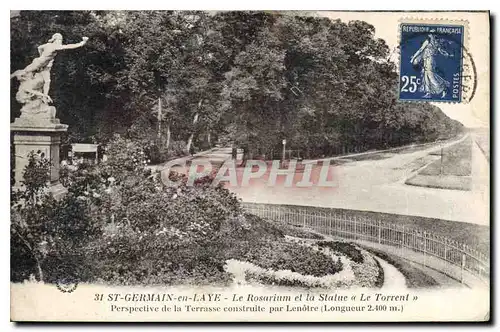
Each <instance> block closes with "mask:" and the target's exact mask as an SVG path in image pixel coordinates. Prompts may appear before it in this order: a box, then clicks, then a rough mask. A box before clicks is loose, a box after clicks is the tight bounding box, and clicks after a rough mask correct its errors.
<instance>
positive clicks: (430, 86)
mask: <svg viewBox="0 0 500 332" xmlns="http://www.w3.org/2000/svg"><path fill="white" fill-rule="evenodd" d="M438 54H441V55H443V56H446V57H453V54H449V53H448V52H446V51H445V50H444V49H443V48H442V47H441V45H440V43H439V41H438V40H437V38H436V36H435V35H433V34H429V35H428V38H427V39H426V40H425V41H424V42H423V43H422V46H421V47H420V49H419V50H418V51H417V52H415V54H414V55H413V56H412V57H411V59H410V62H411V63H412V64H413V65H414V66H416V65H419V64H420V63H421V62H423V66H422V84H421V85H420V88H419V91H420V92H424V93H425V95H424V96H423V98H430V97H431V95H437V94H442V95H441V98H444V97H445V96H446V93H447V90H448V88H449V86H450V82H448V81H447V80H445V79H444V78H442V77H441V76H440V75H439V74H438V73H437V72H436V56H438Z"/></svg>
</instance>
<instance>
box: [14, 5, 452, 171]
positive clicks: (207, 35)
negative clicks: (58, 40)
mask: <svg viewBox="0 0 500 332" xmlns="http://www.w3.org/2000/svg"><path fill="white" fill-rule="evenodd" d="M54 32H60V33H62V34H63V36H64V37H65V42H67V43H72V42H73V43H74V42H78V41H80V40H81V37H82V36H88V37H89V38H90V39H89V42H88V43H87V45H86V46H85V47H83V48H80V49H77V50H72V51H65V52H61V53H60V54H59V55H58V56H57V59H56V61H55V63H54V67H53V69H52V75H53V76H54V78H53V82H52V88H51V96H52V98H53V99H54V102H55V106H56V107H57V110H58V114H59V116H60V118H61V119H62V122H64V123H67V124H69V125H70V126H69V128H70V137H71V139H72V141H76V140H90V139H91V138H92V137H94V138H97V139H98V140H99V141H100V142H104V141H107V140H108V139H110V138H112V135H113V133H116V132H125V131H127V130H128V133H129V135H130V137H132V138H135V139H138V140H142V142H143V143H144V144H145V145H149V146H150V150H151V151H150V158H152V159H154V161H158V160H164V159H166V158H168V157H169V154H170V155H178V154H181V153H187V152H190V151H193V149H194V148H206V147H210V146H211V145H212V144H213V143H214V142H215V140H219V141H221V142H235V143H236V144H238V145H239V146H241V147H244V148H245V152H246V156H249V155H250V154H254V155H255V154H257V153H261V154H262V153H266V155H268V156H269V154H270V153H272V152H273V151H274V152H275V153H276V152H277V151H279V148H280V144H281V140H282V139H283V138H286V139H287V142H288V147H289V148H291V149H295V150H300V151H301V153H302V154H303V155H307V156H311V157H312V156H318V155H331V154H338V153H342V152H346V151H361V150H366V149H370V148H380V147H387V146H396V145H401V144H405V143H410V142H416V141H419V142H420V141H431V140H435V139H439V138H448V137H451V136H453V135H455V134H456V133H457V132H458V131H459V130H460V129H461V128H460V125H459V124H458V123H457V122H455V121H453V120H450V119H449V118H448V117H446V116H445V115H444V114H443V113H442V112H441V111H440V110H439V109H438V108H437V107H435V106H432V105H430V104H425V103H399V102H398V101H397V98H396V89H397V74H396V68H395V65H394V63H393V62H391V61H389V60H388V58H389V49H388V47H387V45H386V44H385V42H384V41H383V40H381V39H376V38H375V37H374V34H375V30H374V27H373V26H371V25H370V24H367V23H365V22H362V21H351V22H341V21H339V20H336V21H335V20H330V19H327V18H321V17H313V16H304V15H302V16H301V15H290V14H289V13H288V14H286V15H285V14H280V13H278V12H172V11H140V12H134V11H129V12H124V11H107V12H100V11H71V12H69V11H43V12H40V11H36V12H35V11H21V13H20V15H19V16H17V17H14V18H12V19H11V70H12V71H14V70H16V69H19V68H23V67H24V66H26V65H27V64H28V63H29V62H30V61H31V60H32V59H33V58H34V57H35V56H36V46H38V45H40V44H41V43H44V42H46V41H47V40H48V38H49V37H50V36H51V35H52V34H53V33H54ZM12 82H14V81H12ZM16 84H17V83H14V84H13V89H12V96H14V93H15V89H16ZM13 105H17V103H16V102H13ZM18 108H19V106H18V105H17V106H14V107H13V108H12V111H11V115H12V116H16V115H17V112H18ZM160 110H161V111H160ZM174 142H177V143H175V144H176V146H175V147H174V146H173V145H174ZM146 143H147V144H146ZM179 144H180V146H179ZM179 148H180V149H179ZM173 150H176V152H172V151H173ZM179 150H181V151H179Z"/></svg>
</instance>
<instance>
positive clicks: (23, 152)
mask: <svg viewBox="0 0 500 332" xmlns="http://www.w3.org/2000/svg"><path fill="white" fill-rule="evenodd" d="M10 130H11V132H13V133H14V148H15V159H16V160H15V165H16V166H15V179H16V184H15V187H17V188H20V189H22V188H21V181H22V180H23V174H24V168H25V166H26V165H27V164H28V155H29V153H30V152H31V151H34V152H35V153H36V152H38V151H40V152H41V153H42V154H43V155H44V156H45V158H47V159H49V160H50V162H51V168H50V186H51V191H52V192H53V193H54V196H59V195H62V194H63V193H64V187H62V185H61V184H60V183H59V169H60V160H59V146H60V143H61V134H62V133H64V132H66V131H67V130H68V125H65V124H61V123H60V122H59V119H56V118H55V117H49V118H37V117H29V116H23V115H21V116H20V117H19V118H17V119H16V120H15V121H14V123H11V125H10Z"/></svg>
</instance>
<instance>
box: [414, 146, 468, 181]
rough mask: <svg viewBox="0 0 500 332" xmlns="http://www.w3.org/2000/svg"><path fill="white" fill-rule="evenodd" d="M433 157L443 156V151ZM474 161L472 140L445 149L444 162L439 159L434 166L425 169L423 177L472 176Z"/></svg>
mask: <svg viewBox="0 0 500 332" xmlns="http://www.w3.org/2000/svg"><path fill="white" fill-rule="evenodd" d="M433 155H439V156H441V151H436V152H434V153H433ZM471 161H472V140H471V138H470V137H469V138H466V139H465V140H463V141H461V142H459V143H457V144H455V145H452V146H450V147H448V148H445V149H443V157H442V160H441V158H439V159H438V160H436V161H434V162H433V163H432V164H430V165H429V166H427V167H426V168H424V169H423V170H422V171H421V172H420V173H419V174H421V175H455V176H468V175H471Z"/></svg>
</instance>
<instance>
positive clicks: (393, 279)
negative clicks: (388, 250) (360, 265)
mask: <svg viewBox="0 0 500 332" xmlns="http://www.w3.org/2000/svg"><path fill="white" fill-rule="evenodd" d="M373 258H375V259H376V260H377V261H378V262H379V264H380V266H381V267H382V270H384V283H383V284H382V289H383V290H388V289H397V290H398V291H399V290H403V289H406V278H405V276H404V275H403V274H402V273H401V272H399V270H398V269H396V268H395V267H394V266H393V265H391V264H389V263H387V262H386V261H385V260H383V259H381V258H379V257H377V256H373Z"/></svg>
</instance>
